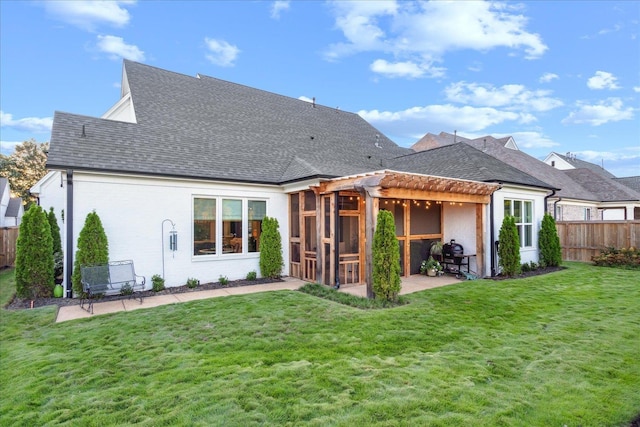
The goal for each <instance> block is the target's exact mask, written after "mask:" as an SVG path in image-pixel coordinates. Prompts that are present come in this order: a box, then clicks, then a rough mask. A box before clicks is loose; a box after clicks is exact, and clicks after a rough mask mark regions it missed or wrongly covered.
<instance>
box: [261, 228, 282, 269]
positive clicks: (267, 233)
mask: <svg viewBox="0 0 640 427" xmlns="http://www.w3.org/2000/svg"><path fill="white" fill-rule="evenodd" d="M283 265H284V261H283V258H282V238H281V237H280V229H279V224H278V220H277V219H276V218H270V217H265V218H264V219H263V220H262V234H261V235H260V274H261V275H262V277H269V278H271V279H276V278H278V277H280V275H281V274H282V266H283Z"/></svg>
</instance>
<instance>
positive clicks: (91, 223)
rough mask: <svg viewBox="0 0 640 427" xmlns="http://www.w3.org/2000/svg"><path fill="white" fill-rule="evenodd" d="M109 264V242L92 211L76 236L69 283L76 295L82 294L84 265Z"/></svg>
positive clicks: (95, 214)
mask: <svg viewBox="0 0 640 427" xmlns="http://www.w3.org/2000/svg"><path fill="white" fill-rule="evenodd" d="M107 262H109V242H108V241H107V235H106V233H105V232H104V228H103V227H102V221H100V217H99V216H98V214H97V213H96V212H95V211H93V212H90V213H89V214H88V215H87V218H86V219H85V221H84V226H83V227H82V230H81V231H80V235H79V236H78V249H77V250H76V256H75V260H74V264H73V275H72V277H71V283H72V286H73V292H74V293H75V294H76V295H80V294H82V282H81V280H82V274H81V271H80V267H81V266H84V265H96V264H106V263H107Z"/></svg>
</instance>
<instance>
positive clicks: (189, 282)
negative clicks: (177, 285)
mask: <svg viewBox="0 0 640 427" xmlns="http://www.w3.org/2000/svg"><path fill="white" fill-rule="evenodd" d="M199 284H200V281H199V280H198V279H194V278H193V277H190V278H188V279H187V287H188V288H191V289H193V288H197V287H198V285H199Z"/></svg>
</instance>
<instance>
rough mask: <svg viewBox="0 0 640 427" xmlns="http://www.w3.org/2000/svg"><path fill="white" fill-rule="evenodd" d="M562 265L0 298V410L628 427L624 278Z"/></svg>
mask: <svg viewBox="0 0 640 427" xmlns="http://www.w3.org/2000/svg"><path fill="white" fill-rule="evenodd" d="M568 266H569V268H568V269H567V270H564V271H561V272H557V273H553V274H550V275H546V276H538V277H533V278H529V279H521V280H507V281H495V282H494V281H487V280H477V281H466V282H460V283H459V284H456V285H453V286H449V287H444V288H439V289H433V290H429V291H424V292H420V293H416V294H412V295H409V296H407V299H408V301H409V304H407V305H404V306H401V307H396V308H392V309H381V310H360V309H357V308H353V307H348V306H345V305H341V304H338V303H334V302H330V301H327V300H324V299H320V298H318V297H314V296H311V295H307V294H304V293H302V292H291V291H281V292H270V293H263V294H253V295H245V296H233V297H226V298H215V299H211V300H204V301H196V302H192V303H184V304H178V305H170V306H163V307H158V308H153V309H147V310H138V311H133V312H124V313H115V314H111V315H105V316H95V317H92V318H90V319H83V320H77V321H71V322H66V323H61V324H55V323H54V318H55V313H56V311H55V308H52V307H47V308H41V309H34V310H25V311H19V312H11V311H6V310H0V322H1V325H0V336H1V337H2V338H1V339H2V342H1V343H0V344H1V345H0V364H1V365H0V424H1V425H8V424H11V425H24V426H36V425H37V426H42V425H78V426H86V425H100V426H107V425H122V424H141V425H148V426H160V425H201V426H216V425H219V426H258V425H278V426H280V425H285V426H287V425H289V426H300V425H310V426H327V425H335V426H349V427H353V426H370V425H381V426H461V425H470V426H559V427H560V426H565V425H566V426H598V427H600V426H628V425H629V423H630V422H631V420H632V419H633V418H634V417H636V416H637V415H638V413H639V412H640V277H639V276H640V275H639V273H638V271H631V270H617V269H609V268H598V267H592V266H589V265H583V264H577V263H571V264H568ZM10 276H11V272H4V273H0V283H1V286H2V287H4V288H6V287H11V286H13V281H12V279H10ZM425 280H428V278H425ZM0 297H1V298H2V299H3V301H0V303H4V302H6V299H7V298H9V297H8V292H7V291H6V290H2V292H1V293H0Z"/></svg>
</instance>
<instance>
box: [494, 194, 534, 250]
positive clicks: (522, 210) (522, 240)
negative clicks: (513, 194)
mask: <svg viewBox="0 0 640 427" xmlns="http://www.w3.org/2000/svg"><path fill="white" fill-rule="evenodd" d="M507 202H510V203H509V211H510V213H509V215H511V216H513V217H514V218H515V222H516V228H518V238H519V239H520V249H530V248H534V247H535V246H536V245H535V244H534V243H535V238H534V228H533V224H534V223H535V221H534V217H535V210H534V206H535V204H534V202H533V200H531V199H514V198H505V199H504V200H503V202H502V210H503V212H505V214H506V209H505V207H506V206H505V205H506V204H507ZM515 202H520V203H521V204H520V214H521V217H520V218H517V217H516V216H515V215H514V209H515ZM526 204H529V205H530V206H531V222H525V220H526V214H525V212H526V208H525V205H526ZM520 227H522V230H523V231H522V233H521V232H520V231H519V230H520ZM525 227H529V228H530V230H531V232H530V235H531V244H530V245H528V246H526V245H525V234H526V232H525V231H524V230H525Z"/></svg>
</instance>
